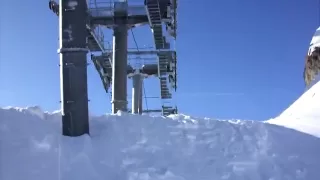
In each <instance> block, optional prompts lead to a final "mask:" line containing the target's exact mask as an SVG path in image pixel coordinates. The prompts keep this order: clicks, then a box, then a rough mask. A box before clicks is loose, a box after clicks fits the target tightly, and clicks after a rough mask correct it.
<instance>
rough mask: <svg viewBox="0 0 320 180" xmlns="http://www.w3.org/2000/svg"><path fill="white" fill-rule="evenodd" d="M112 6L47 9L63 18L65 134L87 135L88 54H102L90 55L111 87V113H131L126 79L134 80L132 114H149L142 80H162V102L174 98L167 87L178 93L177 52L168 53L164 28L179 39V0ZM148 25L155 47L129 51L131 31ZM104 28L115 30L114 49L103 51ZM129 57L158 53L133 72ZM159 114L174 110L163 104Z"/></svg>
mask: <svg viewBox="0 0 320 180" xmlns="http://www.w3.org/2000/svg"><path fill="white" fill-rule="evenodd" d="M92 1H95V0H92ZM141 1H142V0H141ZM109 2H110V3H105V4H109V5H108V6H104V7H100V6H98V5H97V2H96V1H95V2H94V3H95V7H90V3H89V4H88V3H87V1H86V0H60V1H59V4H58V3H56V2H55V1H54V0H50V1H49V8H50V9H51V10H52V11H53V12H54V13H55V14H56V15H57V16H59V50H58V53H60V72H61V111H62V122H63V123H62V124H63V128H62V129H63V135H66V136H80V135H83V134H88V133H89V122H88V90H87V59H86V56H87V53H88V52H89V51H90V52H91V53H93V52H101V55H93V54H91V59H92V61H93V63H94V65H95V67H96V69H97V71H98V73H99V75H100V78H101V80H102V83H103V85H104V88H105V90H106V92H108V91H109V89H110V86H111V85H112V101H111V103H112V113H116V112H117V111H118V110H122V111H128V109H127V77H132V79H133V90H132V91H133V102H132V104H133V105H132V113H139V114H141V113H142V112H146V111H143V110H142V81H143V78H145V77H148V76H157V77H159V79H160V89H161V99H170V98H171V93H170V92H169V89H168V83H169V84H171V87H172V88H174V89H176V62H177V61H176V53H175V50H171V49H170V43H168V42H167V41H166V37H165V36H164V35H163V32H162V31H163V30H162V25H163V23H164V24H165V26H166V30H167V32H168V34H169V35H171V36H172V37H174V38H175V37H176V9H177V0H144V4H143V5H141V6H128V2H127V1H123V0H122V1H114V2H112V3H111V1H109ZM147 24H149V25H150V28H151V29H152V32H153V36H154V42H155V47H156V48H155V49H154V50H153V51H146V52H141V51H138V52H137V51H132V52H130V51H128V49H127V36H128V30H129V29H130V28H133V27H136V26H138V25H147ZM101 26H103V27H106V28H109V29H112V30H113V46H112V50H107V49H106V48H105V44H104V34H103V32H102V31H101V29H100V27H101ZM130 54H131V55H132V54H140V55H141V54H149V55H150V54H154V55H156V56H157V57H158V63H157V64H150V65H145V66H143V67H141V68H138V69H133V68H132V67H131V66H130V65H128V55H130ZM167 81H168V82H167ZM149 112H159V110H149ZM160 112H162V113H163V115H169V114H171V113H175V112H176V109H174V108H172V107H170V106H164V105H163V106H162V110H160Z"/></svg>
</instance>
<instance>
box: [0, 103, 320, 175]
mask: <svg viewBox="0 0 320 180" xmlns="http://www.w3.org/2000/svg"><path fill="white" fill-rule="evenodd" d="M90 125H91V126H90V130H91V135H90V136H88V135H84V136H81V137H76V138H70V137H63V136H62V135H60V134H61V127H60V126H61V117H60V114H59V112H56V113H51V114H50V113H43V112H42V111H41V110H40V109H39V108H37V107H31V108H24V109H23V108H20V109H19V108H5V109H0V179H1V180H298V179H299V180H300V179H304V180H319V177H320V171H319V167H320V138H316V137H314V136H311V135H308V134H305V133H301V132H299V131H295V130H293V129H287V128H285V127H281V126H276V125H272V124H269V123H263V122H254V121H239V120H233V121H221V120H213V119H208V118H205V119H200V118H193V117H189V116H185V115H176V116H171V117H168V118H163V117H150V116H146V115H145V116H134V115H129V114H124V113H119V114H117V115H105V116H101V117H92V118H91V120H90Z"/></svg>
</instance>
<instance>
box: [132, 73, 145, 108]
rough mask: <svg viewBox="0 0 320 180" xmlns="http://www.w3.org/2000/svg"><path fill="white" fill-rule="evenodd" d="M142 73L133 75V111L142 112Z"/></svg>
mask: <svg viewBox="0 0 320 180" xmlns="http://www.w3.org/2000/svg"><path fill="white" fill-rule="evenodd" d="M142 81H143V77H142V75H141V74H140V73H139V74H135V75H133V76H132V113H133V114H142Z"/></svg>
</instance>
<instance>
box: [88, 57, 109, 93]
mask: <svg viewBox="0 0 320 180" xmlns="http://www.w3.org/2000/svg"><path fill="white" fill-rule="evenodd" d="M91 60H92V62H93V64H94V66H95V68H96V69H97V71H98V73H99V75H100V78H101V81H102V83H103V87H104V89H105V91H106V92H107V93H108V90H109V88H110V85H111V82H112V78H111V77H112V66H111V64H110V54H102V55H101V56H94V55H91Z"/></svg>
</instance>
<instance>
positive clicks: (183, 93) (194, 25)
mask: <svg viewBox="0 0 320 180" xmlns="http://www.w3.org/2000/svg"><path fill="white" fill-rule="evenodd" d="M135 1H136V0H135ZM141 2H142V0H141ZM179 5H180V7H179V13H178V17H179V21H178V23H179V24H178V28H179V29H178V39H177V44H176V46H177V52H178V63H179V79H178V92H177V93H176V94H175V99H174V102H176V103H177V105H178V107H179V110H180V112H181V113H185V114H189V115H194V116H207V117H214V118H239V119H253V120H264V119H268V118H271V117H274V116H277V115H278V114H279V113H281V112H282V111H283V110H284V109H285V108H287V107H288V106H289V105H290V104H291V103H292V102H293V101H294V100H295V99H297V98H298V97H299V96H300V95H301V94H302V93H303V92H304V90H305V87H304V82H303V79H302V72H303V66H304V57H305V55H306V53H307V49H308V45H309V42H310V40H311V37H312V35H313V33H314V31H315V29H316V28H317V27H318V26H319V2H318V0H308V1H306V0H268V1H266V0H245V1H244V0H241V1H240V0H228V1H222V0H221V1H218V0H197V1H191V0H180V1H179ZM0 18H1V19H0V23H1V24H0V45H1V47H0V106H8V105H11V106H28V105H39V106H41V107H42V108H43V109H45V110H49V111H52V110H56V109H59V108H60V105H59V100H60V94H59V93H60V91H59V68H58V63H59V59H58V54H57V53H56V50H57V48H58V41H57V40H58V19H57V17H56V16H55V15H54V14H53V13H52V12H51V11H50V10H49V8H48V1H47V0H43V1H9V0H1V6H0ZM134 32H135V34H136V38H137V41H138V44H139V45H141V46H142V45H144V44H150V42H151V33H150V31H149V30H148V29H147V28H143V27H140V28H137V29H134ZM145 33H149V35H145ZM108 38H109V39H108V40H111V36H108ZM129 39H131V37H129ZM130 41H131V40H130ZM130 45H132V42H130ZM131 47H134V46H133V45H132V46H131ZM88 76H89V77H88V80H89V82H88V84H89V97H90V100H91V102H90V104H89V106H90V111H91V112H92V113H94V114H102V113H105V112H110V102H109V101H110V100H109V97H108V95H107V94H105V92H104V90H103V88H102V84H101V82H100V79H99V76H98V74H97V72H95V70H94V67H93V66H92V65H91V66H89V70H88ZM152 81H153V82H152ZM129 83H131V82H130V81H129ZM152 83H153V84H156V80H155V79H153V80H152V79H150V80H148V82H146V88H152V87H153V86H152V87H151V85H150V84H152ZM147 95H148V96H159V92H158V91H155V90H154V89H150V90H148V91H147ZM149 106H150V107H157V106H160V104H156V103H155V102H151V101H150V102H149Z"/></svg>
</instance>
